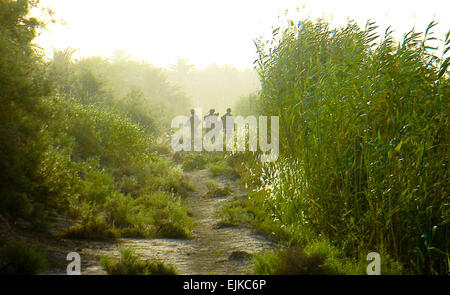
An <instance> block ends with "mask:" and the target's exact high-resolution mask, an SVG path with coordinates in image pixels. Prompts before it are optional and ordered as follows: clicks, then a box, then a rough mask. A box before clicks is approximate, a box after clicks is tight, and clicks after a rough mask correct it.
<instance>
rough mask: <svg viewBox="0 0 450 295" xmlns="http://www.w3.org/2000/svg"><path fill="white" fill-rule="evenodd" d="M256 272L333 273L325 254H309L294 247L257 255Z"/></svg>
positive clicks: (287, 273)
mask: <svg viewBox="0 0 450 295" xmlns="http://www.w3.org/2000/svg"><path fill="white" fill-rule="evenodd" d="M254 272H255V274H264V275H321V274H331V270H330V269H328V268H327V267H326V266H325V257H324V256H323V255H321V254H317V253H314V254H311V255H308V254H306V253H305V252H304V251H302V250H300V249H297V248H294V247H291V248H288V249H281V250H279V251H277V252H274V251H269V252H266V253H265V254H262V255H261V254H259V255H256V257H255V265H254Z"/></svg>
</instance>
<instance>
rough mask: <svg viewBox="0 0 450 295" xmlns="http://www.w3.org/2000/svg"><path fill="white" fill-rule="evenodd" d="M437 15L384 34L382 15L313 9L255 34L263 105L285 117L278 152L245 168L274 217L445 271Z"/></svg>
mask: <svg viewBox="0 0 450 295" xmlns="http://www.w3.org/2000/svg"><path fill="white" fill-rule="evenodd" d="M434 25H435V24H434V23H432V24H430V26H429V27H428V28H427V31H426V32H425V33H416V32H414V31H411V32H409V33H408V34H406V35H405V36H404V40H403V41H402V42H401V43H399V44H396V43H395V41H394V40H393V38H392V37H391V35H390V31H389V29H388V30H387V31H386V35H385V36H384V37H383V39H381V41H380V42H378V43H376V41H375V40H377V36H376V34H374V33H373V32H374V29H375V25H374V24H373V23H368V25H367V27H366V29H365V30H361V29H360V28H359V27H358V26H357V25H355V24H353V23H349V24H348V25H347V26H346V27H343V28H337V29H330V28H329V27H328V25H327V24H326V23H324V22H317V23H312V22H310V21H304V22H300V23H299V24H298V26H290V27H289V28H288V29H287V30H286V31H285V32H284V33H283V34H282V38H278V37H277V36H274V44H275V45H274V46H272V47H271V46H270V44H269V42H266V43H262V42H259V43H258V49H259V52H260V59H259V74H260V78H261V82H262V91H261V95H260V99H259V102H258V106H260V107H261V109H260V111H261V113H264V115H277V116H279V118H280V148H281V156H280V159H279V160H278V161H277V162H276V163H270V164H266V165H261V164H260V163H259V160H258V159H257V158H255V157H253V158H249V161H248V162H247V163H246V168H245V169H246V170H247V171H248V172H247V174H248V175H250V176H251V178H252V179H253V180H260V181H254V182H259V183H253V184H252V185H254V187H256V189H257V190H261V191H264V192H263V194H265V196H266V198H265V199H266V200H265V203H264V206H265V208H267V209H268V210H270V211H269V212H270V213H271V215H272V216H273V219H274V220H277V221H278V222H280V223H281V224H282V225H283V226H284V227H286V228H292V227H294V228H295V227H296V228H298V230H296V232H301V231H302V229H303V228H309V230H312V231H313V232H315V233H316V234H319V235H323V236H324V237H326V238H327V239H329V240H330V241H331V242H332V243H333V244H334V245H336V246H338V247H339V248H340V249H342V251H344V253H345V255H347V256H348V257H357V256H358V255H359V253H360V252H361V251H365V249H368V248H376V249H385V250H386V252H387V253H389V255H391V256H392V257H393V259H395V260H399V261H401V262H402V264H404V266H405V268H406V270H407V271H411V272H414V273H428V274H437V273H440V274H444V273H447V271H448V249H449V244H448V243H449V242H448V239H447V233H448V229H447V228H448V217H447V216H448V214H447V213H448V138H447V137H448V125H449V122H448V118H449V117H448V115H447V114H446V113H447V111H446V110H447V109H448V103H447V102H446V98H447V97H448V96H449V89H450V87H449V80H448V70H447V66H448V58H445V53H444V54H443V55H442V57H438V54H437V53H436V52H435V50H434V49H433V48H432V45H433V42H434V41H433V40H434V39H435V38H434V37H432V32H431V30H430V29H431V28H432V27H433V26H434ZM274 34H275V35H276V32H275V33H274ZM448 37H449V35H447V37H446V40H445V45H444V48H445V51H448V45H449V42H450V41H449V38H448Z"/></svg>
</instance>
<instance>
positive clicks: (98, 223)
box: [61, 217, 118, 241]
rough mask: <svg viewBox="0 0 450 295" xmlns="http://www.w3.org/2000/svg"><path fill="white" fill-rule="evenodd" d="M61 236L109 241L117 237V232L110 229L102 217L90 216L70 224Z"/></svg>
mask: <svg viewBox="0 0 450 295" xmlns="http://www.w3.org/2000/svg"><path fill="white" fill-rule="evenodd" d="M61 237H63V238H68V239H77V240H97V241H111V240H115V239H116V238H118V234H117V233H116V232H115V231H113V230H112V229H111V227H110V226H109V225H108V224H107V223H106V222H105V220H104V219H103V218H100V217H91V218H89V219H88V220H84V221H83V223H82V224H80V225H74V226H71V227H70V228H68V229H67V230H66V231H65V232H64V233H63V234H62V235H61Z"/></svg>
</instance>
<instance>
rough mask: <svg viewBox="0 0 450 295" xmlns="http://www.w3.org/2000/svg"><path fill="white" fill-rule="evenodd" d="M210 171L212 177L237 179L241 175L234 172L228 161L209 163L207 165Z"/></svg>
mask: <svg viewBox="0 0 450 295" xmlns="http://www.w3.org/2000/svg"><path fill="white" fill-rule="evenodd" d="M206 167H207V168H208V171H209V172H210V173H211V174H212V176H226V177H229V178H237V177H238V176H239V175H238V174H237V173H236V172H235V171H234V169H233V168H232V167H230V166H229V165H228V163H227V162H226V161H223V160H221V161H217V162H215V163H209V164H207V165H206Z"/></svg>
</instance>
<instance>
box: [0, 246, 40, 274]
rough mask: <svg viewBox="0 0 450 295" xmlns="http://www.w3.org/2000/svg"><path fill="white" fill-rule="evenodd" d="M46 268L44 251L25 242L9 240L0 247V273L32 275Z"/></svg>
mask: <svg viewBox="0 0 450 295" xmlns="http://www.w3.org/2000/svg"><path fill="white" fill-rule="evenodd" d="M46 269H47V257H46V253H45V252H43V251H42V250H39V249H37V247H36V246H33V245H30V244H29V243H25V242H9V243H7V244H5V245H3V246H2V247H0V274H2V275H33V274H38V273H41V272H43V271H45V270H46Z"/></svg>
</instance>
